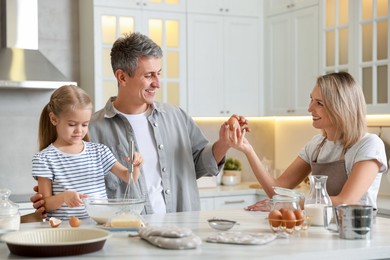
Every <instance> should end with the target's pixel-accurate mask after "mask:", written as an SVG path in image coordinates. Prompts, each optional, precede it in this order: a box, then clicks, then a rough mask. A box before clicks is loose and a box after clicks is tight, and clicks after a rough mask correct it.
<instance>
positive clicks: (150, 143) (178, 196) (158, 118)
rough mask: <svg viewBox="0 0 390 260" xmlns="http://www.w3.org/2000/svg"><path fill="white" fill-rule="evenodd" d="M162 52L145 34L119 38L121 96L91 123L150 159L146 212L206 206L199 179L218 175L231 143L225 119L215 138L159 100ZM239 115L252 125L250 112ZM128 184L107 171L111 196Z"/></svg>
mask: <svg viewBox="0 0 390 260" xmlns="http://www.w3.org/2000/svg"><path fill="white" fill-rule="evenodd" d="M162 56H163V54H162V50H161V48H160V47H159V46H158V45H157V44H156V43H154V42H153V41H152V40H151V39H149V38H148V37H147V36H145V35H142V34H139V33H132V34H130V35H126V36H124V37H122V38H119V39H118V40H117V41H116V42H115V43H114V45H113V47H112V49H111V66H112V69H113V72H114V75H115V77H116V79H117V82H118V96H117V97H112V98H110V100H108V102H107V104H106V106H105V107H104V108H103V109H102V110H100V111H98V112H96V113H95V114H94V115H93V117H92V119H91V122H90V125H89V131H90V136H91V140H92V141H93V142H98V143H103V144H105V145H107V146H108V147H110V149H111V150H112V152H113V153H114V155H115V156H116V158H117V159H118V160H119V161H120V162H121V163H123V164H126V161H125V160H124V159H125V158H126V157H127V156H128V155H129V153H130V152H129V151H130V142H131V141H134V147H135V150H137V151H138V152H140V153H141V154H142V156H143V158H144V162H145V163H144V165H143V168H142V170H141V175H140V177H139V181H138V183H137V189H138V192H139V193H141V194H142V195H143V196H145V197H146V201H147V202H146V206H145V213H146V214H152V213H166V212H178V211H192V210H200V199H199V191H198V187H197V183H196V180H197V179H198V178H200V177H202V176H204V175H206V174H208V175H210V174H211V175H217V174H218V172H219V171H220V169H221V168H222V166H223V164H224V161H225V160H224V159H225V154H226V152H227V151H228V149H229V148H230V146H229V142H228V141H227V138H228V136H229V128H226V127H225V124H224V125H222V126H221V128H220V131H219V140H217V141H216V142H215V143H214V144H209V142H208V141H207V139H206V138H205V136H204V135H203V133H202V132H201V130H200V129H199V127H198V126H197V125H196V124H195V123H194V121H193V120H192V118H191V117H190V116H189V115H187V114H186V113H185V112H184V111H183V110H182V109H180V108H178V107H175V106H171V105H168V104H165V103H159V102H155V101H154V99H155V92H156V90H157V89H158V88H160V81H159V80H160V79H159V78H160V73H161V70H162V65H161V64H162V60H161V59H162ZM237 118H238V119H239V123H240V125H242V126H243V125H246V123H247V122H246V120H245V118H243V117H237ZM126 185H127V184H126V183H125V182H122V181H121V180H120V179H118V178H117V177H116V176H115V175H113V174H111V173H110V174H109V175H108V176H107V177H106V189H107V194H108V196H109V197H123V194H124V192H125V189H126ZM39 196H40V195H39V194H36V195H34V196H33V197H31V200H32V201H33V202H35V203H34V207H36V208H39V207H41V206H42V205H43V203H44V202H43V201H42V200H39V199H38V198H39ZM39 210H40V211H41V212H42V211H43V209H42V208H40V209H39Z"/></svg>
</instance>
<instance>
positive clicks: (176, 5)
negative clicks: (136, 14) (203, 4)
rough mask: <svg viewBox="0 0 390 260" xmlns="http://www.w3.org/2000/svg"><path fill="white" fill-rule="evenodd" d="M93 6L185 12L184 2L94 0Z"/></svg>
mask: <svg viewBox="0 0 390 260" xmlns="http://www.w3.org/2000/svg"><path fill="white" fill-rule="evenodd" d="M93 2H94V3H93V4H94V5H95V6H102V7H118V8H132V9H140V10H149V11H150V10H152V11H168V12H185V8H186V7H185V4H186V2H185V0H94V1H93Z"/></svg>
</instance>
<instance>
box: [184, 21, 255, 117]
mask: <svg viewBox="0 0 390 260" xmlns="http://www.w3.org/2000/svg"><path fill="white" fill-rule="evenodd" d="M187 23H188V34H187V35H188V94H189V95H188V112H189V114H190V115H192V116H230V115H231V114H233V113H236V114H242V115H246V116H258V115H259V114H260V111H259V103H260V100H259V98H260V97H259V78H258V74H259V48H260V44H259V39H258V35H259V32H258V19H257V18H247V17H233V16H217V15H201V14H188V20H187Z"/></svg>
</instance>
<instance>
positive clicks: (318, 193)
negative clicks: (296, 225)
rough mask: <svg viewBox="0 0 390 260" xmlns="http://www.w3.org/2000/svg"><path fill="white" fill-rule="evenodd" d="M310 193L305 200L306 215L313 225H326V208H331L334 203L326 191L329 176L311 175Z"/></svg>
mask: <svg viewBox="0 0 390 260" xmlns="http://www.w3.org/2000/svg"><path fill="white" fill-rule="evenodd" d="M309 180H310V192H309V195H308V196H307V197H306V198H305V215H306V216H309V217H311V225H314V226H323V225H324V207H325V206H331V205H332V201H331V200H330V197H329V195H328V192H327V191H326V181H327V180H328V176H325V175H310V176H309Z"/></svg>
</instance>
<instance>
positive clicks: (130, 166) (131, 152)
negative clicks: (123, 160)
mask: <svg viewBox="0 0 390 260" xmlns="http://www.w3.org/2000/svg"><path fill="white" fill-rule="evenodd" d="M133 155H134V141H133V140H131V141H130V147H129V157H130V159H129V161H128V162H127V167H128V169H129V173H130V176H129V181H128V182H127V186H126V190H125V194H124V195H123V199H130V198H131V196H130V191H131V186H134V179H133V171H134V167H133ZM134 187H135V186H134Z"/></svg>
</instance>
